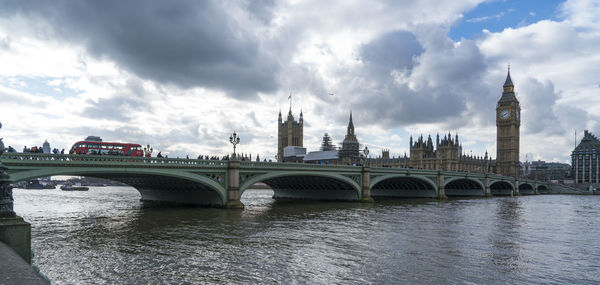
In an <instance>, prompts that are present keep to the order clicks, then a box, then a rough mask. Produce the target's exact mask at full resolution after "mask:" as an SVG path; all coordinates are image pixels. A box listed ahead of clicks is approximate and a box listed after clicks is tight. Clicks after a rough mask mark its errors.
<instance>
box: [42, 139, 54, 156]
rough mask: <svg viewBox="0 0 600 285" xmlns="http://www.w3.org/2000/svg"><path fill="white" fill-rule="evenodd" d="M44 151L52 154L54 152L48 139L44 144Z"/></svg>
mask: <svg viewBox="0 0 600 285" xmlns="http://www.w3.org/2000/svg"><path fill="white" fill-rule="evenodd" d="M42 151H43V152H44V153H47V154H50V153H52V150H51V149H50V143H49V142H48V140H46V141H45V142H44V143H43V144H42Z"/></svg>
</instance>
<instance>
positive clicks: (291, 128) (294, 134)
mask: <svg viewBox="0 0 600 285" xmlns="http://www.w3.org/2000/svg"><path fill="white" fill-rule="evenodd" d="M303 129H304V118H303V117H302V110H300V118H299V119H298V121H297V122H296V121H295V120H294V116H293V115H292V107H291V106H290V111H289V112H288V115H287V119H286V120H285V122H284V121H283V120H282V118H281V111H279V120H278V123H277V161H278V162H282V161H283V148H284V147H286V146H300V147H301V146H303V136H304V135H303V134H304V130H303Z"/></svg>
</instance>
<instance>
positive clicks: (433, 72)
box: [345, 31, 496, 127]
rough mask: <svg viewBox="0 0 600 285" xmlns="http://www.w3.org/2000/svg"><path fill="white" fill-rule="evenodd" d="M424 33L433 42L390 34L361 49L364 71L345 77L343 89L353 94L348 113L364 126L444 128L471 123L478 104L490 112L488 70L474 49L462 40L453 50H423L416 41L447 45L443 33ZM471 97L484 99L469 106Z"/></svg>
mask: <svg viewBox="0 0 600 285" xmlns="http://www.w3.org/2000/svg"><path fill="white" fill-rule="evenodd" d="M429 34H430V36H431V37H434V39H430V38H427V39H417V37H416V36H415V35H414V34H412V33H410V32H405V31H395V32H391V33H387V34H383V35H382V36H380V37H378V38H376V39H375V40H373V41H372V42H370V43H368V44H366V45H364V46H363V47H362V48H361V59H362V61H363V62H364V64H365V68H362V69H360V70H355V71H354V72H353V73H352V74H345V77H346V80H347V81H345V83H347V84H345V85H346V86H347V88H348V89H349V90H352V92H353V93H355V94H357V95H358V96H355V97H354V98H352V99H351V100H353V103H352V109H354V110H355V112H357V113H358V114H359V115H362V117H363V118H364V120H365V123H367V124H377V125H380V124H383V125H384V126H386V127H404V126H407V125H410V124H414V123H441V124H443V125H446V126H447V127H449V126H451V125H461V124H465V121H468V122H469V123H470V122H472V121H473V117H472V116H471V115H469V113H479V112H480V111H481V110H480V109H477V108H479V107H480V106H479V105H480V104H487V107H486V109H489V110H492V109H493V106H494V104H493V103H490V102H495V101H494V100H495V97H496V96H494V95H493V94H492V93H491V92H490V90H489V86H488V85H487V84H485V83H482V80H481V78H482V76H484V75H485V74H486V72H487V71H486V66H485V64H484V57H483V55H482V54H481V52H480V51H479V49H478V48H477V46H476V44H475V43H474V42H472V41H463V42H462V43H461V44H460V45H458V46H454V45H452V44H436V46H435V48H431V49H427V48H426V47H424V46H422V45H421V41H422V42H425V43H428V42H437V43H439V42H440V41H442V42H443V41H449V42H451V41H450V40H449V39H448V38H447V37H446V35H445V34H443V33H435V32H431V33H429ZM437 37H442V39H437ZM481 93H483V94H481ZM486 93H487V94H486ZM472 97H483V98H480V99H477V100H475V101H470V98H472ZM465 115H466V116H465Z"/></svg>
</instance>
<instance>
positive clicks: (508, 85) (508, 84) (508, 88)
mask: <svg viewBox="0 0 600 285" xmlns="http://www.w3.org/2000/svg"><path fill="white" fill-rule="evenodd" d="M503 87H504V92H505V93H508V92H514V89H515V85H514V84H513V82H512V79H511V78H510V65H508V74H507V75H506V81H504V86H503Z"/></svg>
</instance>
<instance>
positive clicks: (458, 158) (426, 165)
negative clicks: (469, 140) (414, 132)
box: [408, 133, 495, 173]
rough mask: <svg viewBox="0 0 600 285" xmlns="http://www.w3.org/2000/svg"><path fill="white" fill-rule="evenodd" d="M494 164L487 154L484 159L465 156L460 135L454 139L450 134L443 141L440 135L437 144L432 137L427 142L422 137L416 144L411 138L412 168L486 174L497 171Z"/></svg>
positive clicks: (437, 137)
mask: <svg viewBox="0 0 600 285" xmlns="http://www.w3.org/2000/svg"><path fill="white" fill-rule="evenodd" d="M494 163H495V161H493V160H492V159H491V158H490V157H488V154H487V152H486V153H485V155H484V156H483V157H481V156H473V155H466V154H464V153H463V151H462V145H461V144H460V142H459V140H458V134H456V135H455V137H454V138H453V137H452V134H450V133H448V134H447V135H444V138H442V139H441V140H440V135H439V134H438V135H437V136H436V140H435V144H434V143H433V140H432V139H431V136H429V137H428V138H427V140H425V139H424V138H423V136H420V137H419V138H418V139H417V140H416V141H414V142H413V138H412V136H411V137H410V160H409V163H408V165H409V167H410V168H416V169H438V170H448V171H468V172H482V173H485V172H494V171H495V167H494Z"/></svg>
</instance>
